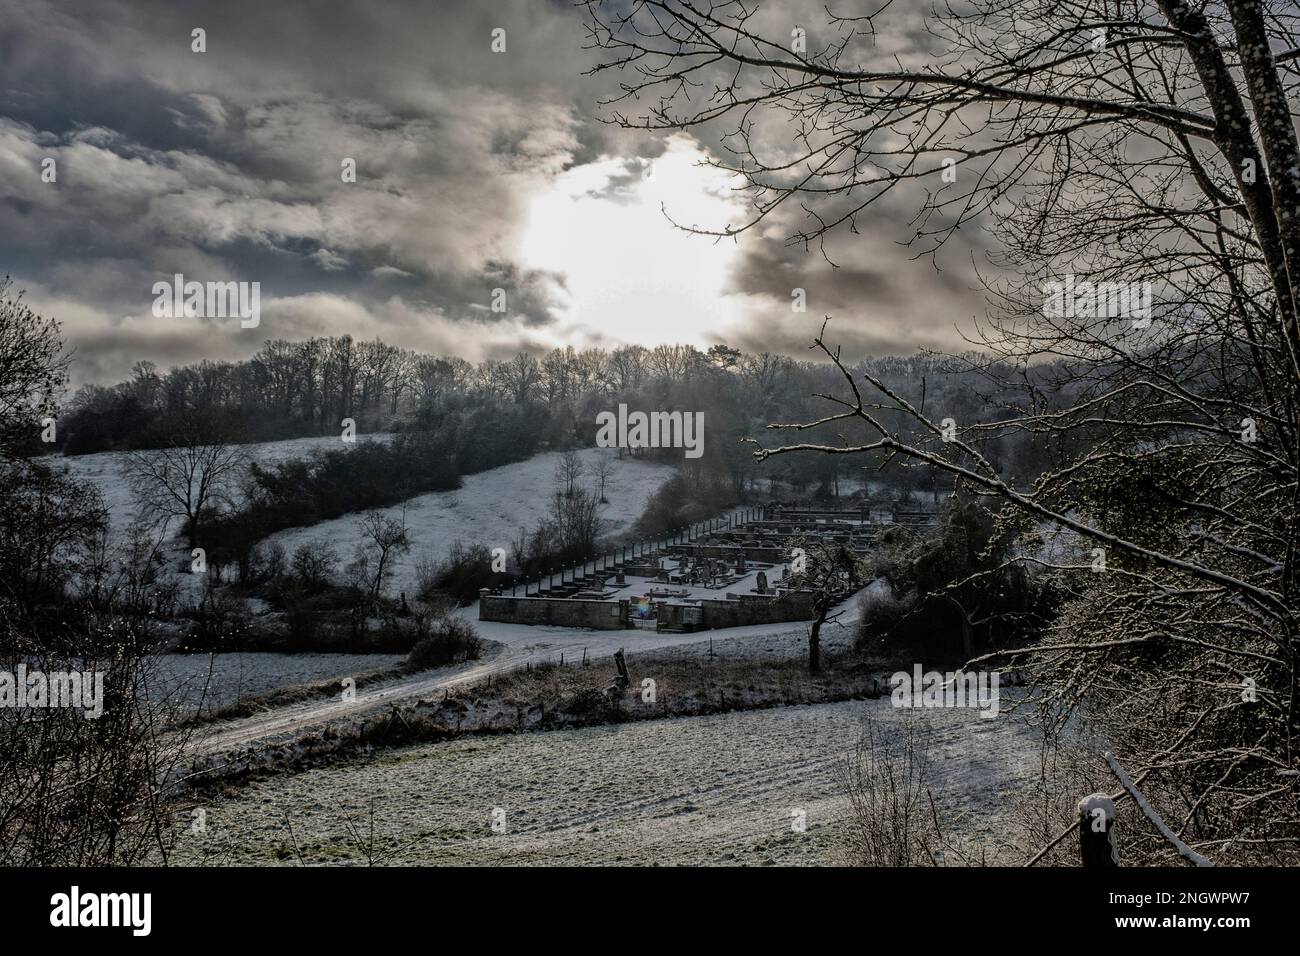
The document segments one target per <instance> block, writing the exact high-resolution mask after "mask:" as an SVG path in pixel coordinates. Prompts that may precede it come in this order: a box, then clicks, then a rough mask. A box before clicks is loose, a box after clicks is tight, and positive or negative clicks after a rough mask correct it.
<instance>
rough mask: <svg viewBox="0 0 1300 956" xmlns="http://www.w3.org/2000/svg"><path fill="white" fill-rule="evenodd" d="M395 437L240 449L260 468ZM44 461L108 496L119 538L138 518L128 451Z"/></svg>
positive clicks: (383, 435)
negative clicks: (346, 442)
mask: <svg viewBox="0 0 1300 956" xmlns="http://www.w3.org/2000/svg"><path fill="white" fill-rule="evenodd" d="M391 437H392V434H391V433H390V432H376V433H374V434H373V435H364V434H359V435H357V441H356V444H355V445H349V444H345V443H344V442H343V441H342V439H340V438H339V437H338V436H336V435H322V436H319V437H315V438H288V439H285V440H284V441H266V442H256V443H254V444H251V445H241V446H240V447H241V448H242V449H243V450H244V452H245V454H247V455H248V458H249V460H250V461H255V462H257V463H258V464H259V465H276V464H279V463H280V462H282V461H287V460H289V459H291V458H306V457H307V456H309V455H311V454H312V453H313V452H315V451H324V450H329V449H334V448H355V447H357V445H361V444H364V443H365V442H369V441H382V440H385V439H388V438H391ZM43 460H44V461H46V462H47V463H49V464H54V465H63V466H66V468H67V470H68V472H69V473H70V474H71V475H72V476H73V477H74V478H80V479H82V480H83V481H87V482H89V483H90V484H92V485H94V486H95V487H96V488H98V489H99V492H100V494H102V495H103V496H104V505H105V507H107V508H108V511H109V523H110V527H111V528H112V529H113V532H114V534H115V535H117V534H121V532H122V531H123V530H125V529H126V527H127V526H128V525H130V524H131V522H132V520H134V518H135V517H136V514H137V512H138V507H139V506H138V503H137V501H136V499H135V494H134V493H133V491H132V488H131V481H130V478H129V475H130V468H129V461H130V458H129V455H128V454H127V453H126V452H120V451H103V452H96V453H95V454H93V455H69V456H67V457H55V456H51V457H50V458H48V459H43Z"/></svg>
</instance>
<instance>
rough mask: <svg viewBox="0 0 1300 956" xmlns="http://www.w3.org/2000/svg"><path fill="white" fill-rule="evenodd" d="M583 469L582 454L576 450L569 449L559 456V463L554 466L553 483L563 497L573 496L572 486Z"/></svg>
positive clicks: (580, 475)
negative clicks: (557, 486)
mask: <svg viewBox="0 0 1300 956" xmlns="http://www.w3.org/2000/svg"><path fill="white" fill-rule="evenodd" d="M583 471H584V467H583V464H582V456H581V455H579V454H578V452H577V451H576V450H574V449H570V450H569V451H566V452H565V453H564V454H562V455H561V456H560V463H559V464H558V465H556V466H555V483H556V484H557V485H559V487H560V492H561V493H562V494H563V495H564V497H566V498H572V497H573V491H574V486H575V485H576V484H577V482H578V479H579V478H581V477H582V475H583Z"/></svg>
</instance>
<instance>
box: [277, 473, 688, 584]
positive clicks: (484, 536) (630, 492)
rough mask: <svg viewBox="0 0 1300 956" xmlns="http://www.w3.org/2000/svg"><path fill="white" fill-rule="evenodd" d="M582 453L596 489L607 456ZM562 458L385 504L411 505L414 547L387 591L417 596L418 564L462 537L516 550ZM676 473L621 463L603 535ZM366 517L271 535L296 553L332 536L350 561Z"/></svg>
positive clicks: (398, 508) (439, 556) (611, 484)
mask: <svg viewBox="0 0 1300 956" xmlns="http://www.w3.org/2000/svg"><path fill="white" fill-rule="evenodd" d="M579 454H580V455H581V457H582V460H583V464H584V467H585V468H586V471H587V474H585V475H584V476H583V477H582V478H581V479H580V482H581V483H582V484H584V485H587V486H594V484H595V481H594V479H593V478H592V477H591V471H592V466H593V464H594V463H595V461H596V459H597V457H598V456H600V455H602V454H608V453H607V452H604V451H602V450H600V449H596V448H589V449H585V450H583V451H582V452H580V453H579ZM560 457H561V456H560V454H559V453H558V452H548V453H546V454H542V455H537V456H535V457H533V458H530V459H529V460H528V461H521V462H516V463H514V464H511V465H503V466H501V467H500V468H493V469H491V470H490V471H484V472H480V473H479V474H477V475H466V476H465V479H464V481H465V486H464V487H463V488H460V489H457V490H456V491H438V492H433V493H430V494H427V495H420V496H418V497H416V498H412V499H411V500H410V501H407V502H406V503H405V504H404V505H394V506H393V507H391V508H385V509H383V513H384V514H385V515H389V516H391V517H394V518H399V519H400V518H401V517H402V513H403V509H405V515H406V525H407V529H408V534H409V537H410V540H411V550H410V551H409V552H408V553H406V554H402V555H399V556H398V557H397V562H396V564H395V566H394V570H393V577H392V579H391V581H390V583H389V585H388V590H389V591H390V592H391V593H393V594H397V593H399V592H401V591H405V592H406V593H407V594H412V593H414V591H415V588H416V577H417V576H416V566H417V563H418V562H420V561H421V560H425V561H428V560H433V561H440V560H443V559H444V558H446V556H447V554H448V553H449V552H450V550H451V547H452V545H453V544H454V543H455V542H456V541H460V542H461V543H462V544H464V545H471V544H483V545H487V546H488V547H490V548H498V547H499V548H505V549H506V551H507V552H509V550H510V543H511V542H512V541H514V540H515V539H516V538H517V537H518V534H519V530H520V529H521V528H527V529H529V530H531V529H532V528H534V527H536V525H537V524H538V523H540V522H541V520H542V519H543V518H544V517H545V516H546V512H547V508H548V506H549V502H550V498H551V495H552V493H553V492H554V490H555V471H556V467H557V466H558V465H559V462H560ZM672 474H673V469H672V467H671V466H669V465H657V464H650V463H647V462H643V461H634V460H632V459H624V460H622V461H617V462H615V463H614V473H613V476H612V477H611V478H610V479H609V480H608V481H607V482H606V483H605V497H606V498H608V499H609V504H608V505H605V506H604V507H603V508H602V510H601V519H602V521H603V526H602V529H601V533H602V534H603V535H614V534H618V533H620V532H623V531H626V530H627V529H628V528H630V527H631V526H632V524H633V523H634V522H635V521H636V519H637V518H638V517H640V515H641V512H642V511H643V510H644V509H645V505H646V502H647V501H648V500H649V498H650V496H651V495H652V494H653V493H654V492H655V490H656V489H658V488H659V486H660V485H662V484H663V483H664V482H666V481H667V480H668V479H669V478H670V477H671V476H672ZM359 521H360V516H359V515H355V514H354V515H346V516H344V517H342V518H336V519H334V520H333V521H324V522H321V523H320V524H318V525H314V526H312V527H310V528H293V529H290V530H288V531H283V532H280V533H279V534H276V535H274V536H273V537H272V538H271V539H270V540H272V541H278V542H279V543H281V544H283V545H284V546H285V548H286V549H287V550H288V552H289V553H290V554H292V553H293V550H294V549H295V548H297V547H298V546H299V545H301V544H304V543H306V542H308V541H314V540H317V539H319V540H323V541H327V542H329V543H330V544H331V545H332V546H333V547H334V549H335V551H336V552H337V553H338V556H339V558H340V559H341V560H342V561H343V562H345V563H346V562H347V561H348V560H350V559H351V558H352V554H353V552H354V550H355V549H356V547H357V545H358V544H360V543H361V533H360V531H359V530H358V525H359Z"/></svg>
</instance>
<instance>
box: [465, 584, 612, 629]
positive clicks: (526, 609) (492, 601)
mask: <svg viewBox="0 0 1300 956" xmlns="http://www.w3.org/2000/svg"><path fill="white" fill-rule="evenodd" d="M478 619H479V620H480V621H500V622H502V623H505V624H555V625H558V626H560V627H590V628H594V629H596V630H601V631H617V630H621V629H623V628H625V627H630V626H631V625H630V624H629V622H628V603H627V601H617V602H616V601H586V600H581V599H578V598H539V597H511V596H510V595H508V594H505V595H502V594H483V593H482V592H480V593H479V604H478Z"/></svg>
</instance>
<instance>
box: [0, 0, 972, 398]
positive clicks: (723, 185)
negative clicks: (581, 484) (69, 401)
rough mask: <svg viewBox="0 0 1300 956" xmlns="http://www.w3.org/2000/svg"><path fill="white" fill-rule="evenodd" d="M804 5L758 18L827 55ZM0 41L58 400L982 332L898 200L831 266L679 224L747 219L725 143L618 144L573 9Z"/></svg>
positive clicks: (958, 276)
mask: <svg viewBox="0 0 1300 956" xmlns="http://www.w3.org/2000/svg"><path fill="white" fill-rule="evenodd" d="M802 2H803V0H780V2H771V0H764V2H763V6H764V11H763V16H764V17H765V18H766V19H767V20H768V22H771V23H774V24H778V25H779V24H782V23H783V22H800V23H805V24H807V25H808V28H809V29H810V33H813V34H814V35H815V31H816V30H817V28H818V24H824V22H825V15H824V13H823V12H821V5H820V4H812V5H811V7H810V8H809V9H808V10H801V9H795V8H794V7H792V6H788V5H789V4H794V3H802ZM805 6H808V5H807V4H805ZM0 24H3V26H2V27H0V270H2V271H3V272H6V273H8V274H10V275H11V276H13V278H14V281H15V285H16V286H17V287H19V288H23V289H25V290H26V296H25V299H26V301H27V302H28V304H30V305H31V306H32V307H33V308H35V309H36V310H37V311H38V312H40V313H41V314H43V315H49V316H52V317H54V318H56V319H58V320H59V321H60V323H61V324H62V327H63V330H64V337H65V341H66V343H67V345H68V346H69V347H70V348H71V349H72V350H73V351H74V354H75V363H74V367H73V377H74V383H84V382H99V383H110V382H113V381H117V380H119V379H121V378H123V377H125V376H126V375H127V374H128V372H129V369H130V367H131V365H132V364H133V363H134V362H136V361H137V360H141V359H147V360H150V361H153V362H155V363H157V364H158V365H160V366H162V367H168V366H171V365H175V364H181V363H187V362H193V361H197V360H199V359H204V358H209V359H216V360H225V359H237V358H243V357H246V356H248V355H251V354H252V353H253V352H255V351H256V350H257V349H258V347H259V346H260V344H261V343H262V342H263V341H265V340H266V339H270V338H285V339H291V340H296V339H302V338H306V337H308V336H312V335H341V334H344V333H347V334H351V335H352V336H353V337H355V338H360V339H373V338H376V337H378V338H380V339H382V340H384V341H386V342H390V343H392V344H396V345H400V346H403V347H408V348H415V349H419V350H422V351H426V352H433V353H440V354H455V355H460V356H462V357H464V358H467V359H470V360H471V361H478V360H481V359H483V358H499V357H504V356H508V355H511V354H514V353H515V352H517V351H519V350H520V349H527V350H530V351H534V352H540V351H544V350H547V349H550V348H553V347H556V346H563V345H573V346H575V347H578V348H582V347H587V346H592V345H603V346H607V347H612V346H616V345H620V344H629V343H637V344H642V345H648V346H653V345H657V344H661V343H687V344H693V345H696V346H698V347H700V348H706V347H708V346H709V345H712V344H714V343H717V342H725V343H727V344H729V345H731V346H734V347H738V348H741V349H743V350H745V351H750V352H762V351H773V352H782V353H786V354H792V355H804V356H806V355H807V354H808V346H809V345H810V344H811V339H812V336H813V335H814V334H815V333H816V332H817V329H818V327H819V326H820V324H821V320H822V317H823V316H825V315H831V316H833V324H832V331H833V337H834V339H835V340H836V341H838V342H840V343H842V344H843V345H844V348H845V351H846V353H847V354H850V355H879V354H887V353H892V354H899V353H906V352H910V351H913V350H915V349H916V348H920V347H928V348H960V347H962V344H963V343H962V341H961V339H960V336H959V335H958V333H957V331H956V329H957V328H958V327H962V326H966V325H968V324H969V320H970V319H971V318H972V317H973V316H975V315H977V314H979V313H980V312H981V310H982V305H981V302H982V297H981V295H980V292H979V289H978V284H977V281H976V278H975V275H974V270H973V267H972V257H973V256H977V255H978V254H979V253H978V250H977V249H976V248H975V246H974V245H968V244H967V238H966V237H959V238H958V240H957V241H955V242H954V243H952V244H950V245H949V246H948V247H945V249H944V250H943V252H942V254H941V256H940V258H939V259H938V266H939V268H938V269H936V266H935V264H934V263H932V262H931V261H930V260H929V259H915V258H913V255H912V253H911V251H910V250H908V249H907V248H906V247H905V245H903V244H902V243H903V240H905V239H906V238H907V234H906V232H905V221H906V219H907V215H906V212H907V210H906V206H907V202H908V197H907V196H906V195H903V196H901V198H899V199H898V200H896V201H892V202H891V204H890V205H888V206H885V207H882V208H881V209H880V210H879V211H878V212H875V213H874V214H873V215H872V216H870V217H868V218H866V219H863V220H861V221H860V222H859V224H858V233H857V234H856V235H841V236H837V237H836V239H835V241H834V243H833V244H832V248H831V252H832V256H831V258H832V259H833V260H834V261H835V262H836V263H837V264H838V268H832V267H831V266H830V265H829V264H828V262H827V261H826V260H825V259H823V257H822V256H821V255H820V254H819V253H818V252H817V251H815V250H813V251H808V250H805V249H803V248H802V247H792V246H790V245H788V244H787V243H786V242H785V241H784V240H785V238H786V236H788V235H789V234H790V233H791V232H792V231H793V230H794V228H795V227H796V225H797V224H796V223H794V222H793V221H792V220H790V219H787V218H783V215H777V216H774V217H773V218H771V219H769V220H767V221H766V222H765V223H764V224H763V228H762V229H760V230H755V231H752V232H748V233H745V234H743V235H742V236H740V237H739V238H738V239H736V240H723V241H718V240H715V239H712V238H709V237H704V236H699V235H693V234H691V233H689V232H687V231H685V230H683V229H681V228H679V227H680V226H681V225H698V226H700V227H703V228H719V227H721V226H725V225H728V224H732V225H734V224H738V223H740V222H741V221H742V220H743V219H744V218H745V216H746V205H745V196H744V194H743V193H742V192H741V191H740V190H739V188H738V187H739V184H738V183H737V182H736V181H735V180H734V179H732V178H731V177H729V176H728V175H727V174H725V173H723V172H721V171H719V170H717V169H715V168H712V167H710V166H708V165H707V163H706V162H705V161H706V160H708V159H709V158H710V157H712V156H717V155H719V151H720V150H722V148H723V147H722V145H721V142H720V132H721V131H715V130H711V129H701V130H694V131H689V132H675V133H672V134H660V133H646V132H635V131H627V130H623V129H620V128H618V127H617V126H615V125H613V124H611V123H609V122H608V120H609V113H608V111H607V110H606V109H604V108H603V107H602V106H601V105H600V102H599V101H600V100H601V99H602V98H603V97H607V96H608V95H610V93H611V92H613V91H614V90H615V89H616V83H617V77H616V75H615V74H614V73H613V72H612V71H609V72H605V73H601V74H597V75H596V76H587V75H584V72H585V70H586V69H587V68H588V67H589V66H590V65H591V64H592V63H593V62H594V56H595V54H593V53H592V52H591V51H589V50H585V49H584V48H583V45H584V42H585V37H584V31H583V18H582V15H581V12H580V11H579V10H578V9H576V8H575V7H574V6H573V5H572V4H571V3H569V2H567V0H564V2H560V0H493V2H492V3H484V2H481V0H480V2H475V0H438V2H401V0H393V2H386V3H365V4H361V3H355V2H335V0H276V2H274V3H268V2H265V0H258V2H247V0H222V2H217V3H200V2H162V0H131V2H119V0H68V2H60V0H0ZM195 29H202V30H203V31H204V39H205V43H206V51H205V52H195V51H194V50H193V49H192V44H193V39H192V37H193V34H192V31H193V30H195ZM494 30H504V31H505V34H504V36H505V51H504V52H493V51H492V42H493V31H494ZM880 42H881V43H882V53H889V52H893V51H891V50H890V44H891V43H892V44H893V45H894V47H895V48H897V47H899V46H904V47H905V46H906V45H907V44H908V43H910V42H913V41H911V40H910V39H909V36H908V34H907V31H903V32H901V33H900V35H899V36H898V37H894V38H892V39H890V38H889V37H884V38H882V39H881V41H880ZM50 159H52V160H53V161H54V164H53V169H54V181H53V182H48V181H44V179H43V177H42V170H43V168H46V167H47V166H48V164H46V165H45V166H43V164H44V163H45V161H46V160H50ZM345 159H351V160H354V161H355V168H356V181H355V182H344V181H343V176H342V175H341V170H342V166H343V162H344V160H345ZM675 224H676V225H675ZM970 242H971V243H974V242H975V241H974V240H973V239H971V240H970ZM976 245H977V244H976ZM177 273H180V274H182V275H183V276H184V277H185V278H186V279H187V280H192V281H193V280H197V281H202V282H208V281H230V280H234V281H244V282H254V281H256V282H258V283H260V297H261V318H260V323H259V324H258V325H257V327H256V328H243V327H241V324H240V323H239V322H238V320H231V319H201V318H193V317H190V318H186V317H168V316H155V315H154V310H153V303H154V298H155V296H154V292H153V287H154V284H155V283H156V282H158V281H169V280H170V279H171V277H172V276H173V275H175V274H177ZM795 288H802V289H805V290H806V296H807V311H806V312H805V313H796V312H793V311H792V309H791V296H792V290H793V289H795ZM495 289H505V290H506V296H505V300H504V305H505V308H504V311H493V308H492V305H493V290H495Z"/></svg>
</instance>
